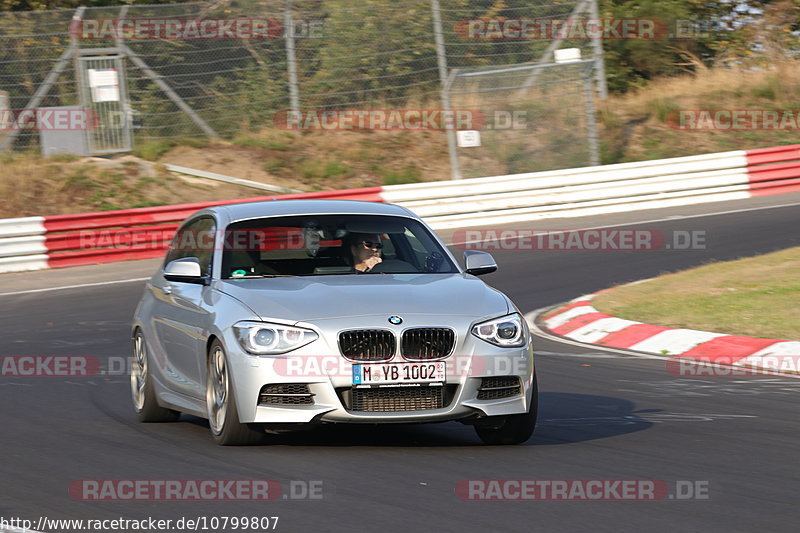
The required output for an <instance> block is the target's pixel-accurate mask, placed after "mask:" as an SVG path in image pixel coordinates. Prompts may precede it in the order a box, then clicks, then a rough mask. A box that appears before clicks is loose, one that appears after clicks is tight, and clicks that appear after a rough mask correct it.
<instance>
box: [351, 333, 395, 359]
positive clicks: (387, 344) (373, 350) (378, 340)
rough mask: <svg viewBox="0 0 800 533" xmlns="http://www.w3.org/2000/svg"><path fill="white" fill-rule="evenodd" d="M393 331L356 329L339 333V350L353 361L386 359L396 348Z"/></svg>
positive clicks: (390, 356) (391, 355) (389, 357)
mask: <svg viewBox="0 0 800 533" xmlns="http://www.w3.org/2000/svg"><path fill="white" fill-rule="evenodd" d="M396 346H397V344H396V340H395V337H394V333H392V332H391V331H388V330H385V329H358V330H351V331H343V332H341V333H339V350H340V351H341V352H342V355H343V356H345V357H347V358H348V359H352V360H354V361H388V360H389V359H391V358H392V357H393V356H394V352H395V350H396Z"/></svg>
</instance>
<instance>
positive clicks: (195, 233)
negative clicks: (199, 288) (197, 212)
mask: <svg viewBox="0 0 800 533" xmlns="http://www.w3.org/2000/svg"><path fill="white" fill-rule="evenodd" d="M215 229H216V224H215V223H214V219H213V218H211V217H203V218H199V219H197V220H195V221H193V222H191V223H190V224H188V225H186V226H184V227H182V228H181V229H179V230H178V232H177V233H175V237H174V238H173V239H172V243H171V244H170V245H169V249H168V250H167V255H166V257H165V258H164V266H166V265H167V264H168V263H169V262H170V261H175V260H176V259H183V258H184V257H196V258H197V259H199V260H200V269H201V271H202V272H203V274H211V260H212V259H213V258H214V237H215V235H214V234H215Z"/></svg>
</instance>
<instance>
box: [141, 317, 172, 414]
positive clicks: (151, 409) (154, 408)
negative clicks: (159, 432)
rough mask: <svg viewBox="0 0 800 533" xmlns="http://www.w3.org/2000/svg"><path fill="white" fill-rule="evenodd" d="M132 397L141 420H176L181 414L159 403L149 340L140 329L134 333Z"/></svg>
mask: <svg viewBox="0 0 800 533" xmlns="http://www.w3.org/2000/svg"><path fill="white" fill-rule="evenodd" d="M131 399H132V400H133V409H134V411H136V416H137V418H138V419H139V422H174V421H175V420H177V419H178V418H179V417H180V416H181V414H180V413H179V412H178V411H173V410H172V409H166V408H164V407H161V406H160V405H158V399H157V398H156V391H155V388H154V387H153V377H152V376H151V375H150V363H149V361H148V355H147V342H145V340H144V335H142V331H141V330H139V329H137V330H136V333H134V335H133V353H132V354H131Z"/></svg>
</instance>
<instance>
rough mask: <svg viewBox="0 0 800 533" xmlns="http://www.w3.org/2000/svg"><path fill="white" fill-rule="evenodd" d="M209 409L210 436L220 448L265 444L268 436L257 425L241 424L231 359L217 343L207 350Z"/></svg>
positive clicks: (207, 396) (216, 340)
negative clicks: (234, 392)
mask: <svg viewBox="0 0 800 533" xmlns="http://www.w3.org/2000/svg"><path fill="white" fill-rule="evenodd" d="M207 368H208V372H207V374H208V377H207V379H206V407H207V411H208V425H209V426H210V428H211V435H213V437H214V440H215V441H217V444H219V445H220V446H252V445H255V444H262V443H263V442H264V441H265V440H266V433H265V432H264V431H263V430H262V429H260V428H258V426H256V425H254V424H242V423H241V422H239V411H238V409H237V408H236V395H235V394H233V393H232V392H231V380H230V373H229V372H228V358H227V356H226V355H225V348H224V347H223V346H222V343H221V342H220V341H219V340H218V339H214V341H213V342H212V343H211V347H210V348H209V349H208V365H207Z"/></svg>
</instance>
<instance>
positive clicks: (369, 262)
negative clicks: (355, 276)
mask: <svg viewBox="0 0 800 533" xmlns="http://www.w3.org/2000/svg"><path fill="white" fill-rule="evenodd" d="M381 261H383V259H381V258H380V257H378V256H374V257H367V258H366V259H364V266H365V267H366V268H367V270H371V269H372V267H374V266H375V265H377V264H378V263H380V262H381Z"/></svg>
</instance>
